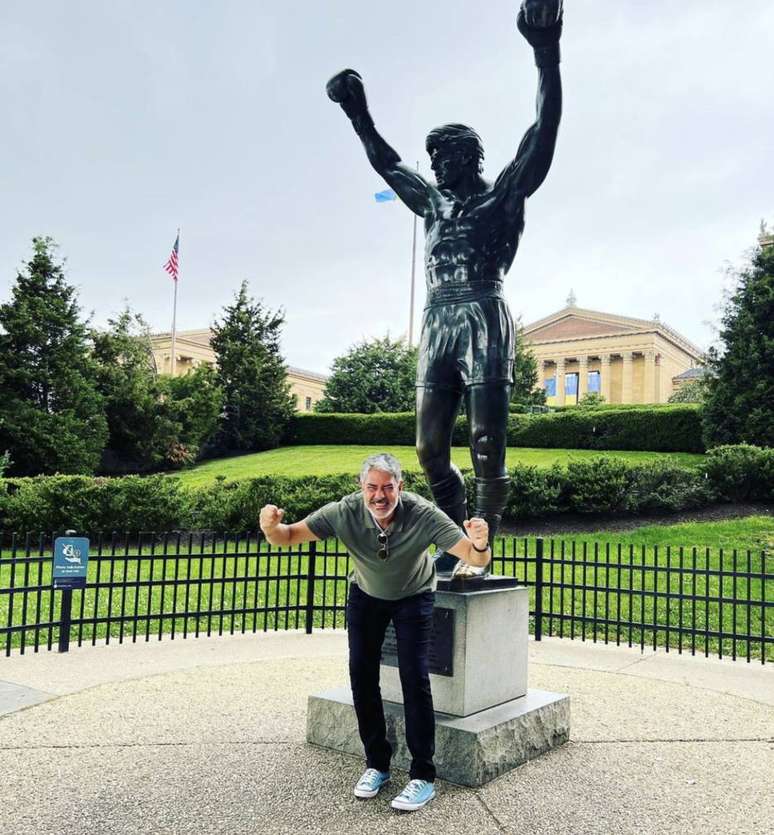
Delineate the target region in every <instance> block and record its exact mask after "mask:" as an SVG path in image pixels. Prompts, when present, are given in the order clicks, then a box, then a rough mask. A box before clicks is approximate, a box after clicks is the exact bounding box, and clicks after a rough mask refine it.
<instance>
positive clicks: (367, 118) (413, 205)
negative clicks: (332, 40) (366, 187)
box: [326, 70, 433, 216]
mask: <svg viewBox="0 0 774 835" xmlns="http://www.w3.org/2000/svg"><path fill="white" fill-rule="evenodd" d="M326 90H327V92H328V97H329V98H330V99H331V100H332V101H335V102H337V103H338V104H340V105H341V109H342V110H343V111H344V112H345V113H346V114H347V116H349V118H350V121H351V122H352V127H353V128H354V129H355V132H356V133H357V135H358V136H359V137H360V141H361V142H362V143H363V147H364V148H365V151H366V154H367V155H368V160H369V162H370V163H371V165H372V166H373V167H374V169H375V170H376V172H377V173H378V174H380V175H381V176H382V177H383V178H384V180H385V181H386V182H387V184H388V185H389V186H390V188H391V189H392V190H393V191H394V192H395V193H396V194H397V195H398V197H399V198H400V199H401V200H402V201H403V202H404V203H405V204H406V205H407V206H408V207H409V209H411V211H412V212H415V213H416V214H418V215H420V216H424V215H425V213H426V212H427V210H428V208H429V207H430V200H431V190H432V189H433V186H431V185H430V184H429V183H428V182H427V181H426V180H425V179H424V178H423V177H421V176H420V175H419V173H418V172H416V171H414V170H413V169H411V168H409V167H408V166H407V165H404V164H403V163H402V162H401V159H400V156H399V155H398V153H397V152H396V151H395V150H394V149H393V148H392V147H390V145H388V144H387V142H386V141H385V140H384V138H383V137H382V136H381V135H380V134H379V132H378V131H377V130H376V127H375V126H374V120H373V119H372V118H371V114H370V113H369V112H368V104H367V102H366V96H365V89H364V88H363V79H362V78H361V77H360V75H359V74H358V73H356V72H355V71H354V70H342V71H341V72H340V73H337V74H336V75H334V76H333V78H332V79H331V80H330V81H329V82H328V84H327V86H326Z"/></svg>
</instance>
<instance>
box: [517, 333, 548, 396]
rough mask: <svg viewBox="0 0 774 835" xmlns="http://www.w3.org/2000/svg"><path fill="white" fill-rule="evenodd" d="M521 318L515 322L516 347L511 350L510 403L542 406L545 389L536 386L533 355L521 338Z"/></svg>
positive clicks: (535, 361)
mask: <svg viewBox="0 0 774 835" xmlns="http://www.w3.org/2000/svg"><path fill="white" fill-rule="evenodd" d="M523 332H524V329H523V327H522V324H521V319H519V320H518V321H517V323H516V334H517V337H516V348H515V350H514V352H513V388H512V389H511V403H520V404H522V405H524V406H543V405H544V404H545V402H546V391H545V389H543V388H539V387H538V368H537V360H536V359H535V355H534V354H533V353H532V351H531V350H530V349H529V346H528V345H527V344H526V343H525V341H524V339H523Z"/></svg>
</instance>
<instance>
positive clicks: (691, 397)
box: [668, 378, 707, 403]
mask: <svg viewBox="0 0 774 835" xmlns="http://www.w3.org/2000/svg"><path fill="white" fill-rule="evenodd" d="M706 396H707V383H706V381H705V380H703V379H701V378H699V379H696V380H689V381H688V382H687V383H683V384H682V385H681V386H680V388H678V389H677V390H676V391H673V392H672V394H670V395H669V401H668V402H669V403H703V402H704V399H705V397H706Z"/></svg>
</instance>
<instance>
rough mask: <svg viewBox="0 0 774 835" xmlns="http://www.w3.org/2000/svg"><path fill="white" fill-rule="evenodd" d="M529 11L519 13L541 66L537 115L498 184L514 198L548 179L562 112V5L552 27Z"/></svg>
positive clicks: (520, 198)
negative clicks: (560, 64) (541, 23)
mask: <svg viewBox="0 0 774 835" xmlns="http://www.w3.org/2000/svg"><path fill="white" fill-rule="evenodd" d="M549 5H550V3H549ZM525 9H526V11H527V13H525ZM528 12H529V7H528V6H527V4H525V7H523V8H522V10H521V11H520V12H519V16H518V20H517V25H518V28H519V31H520V32H521V33H522V35H524V37H525V38H526V40H527V41H528V43H529V44H530V45H531V46H532V47H533V48H534V50H535V63H536V65H537V67H538V92H537V117H536V119H535V123H534V124H533V125H532V126H531V127H530V128H529V130H528V131H527V132H526V134H525V135H524V138H523V139H522V140H521V144H520V145H519V150H518V152H517V153H516V157H515V159H514V160H513V161H512V162H511V163H510V164H509V165H508V166H506V168H505V169H504V170H503V172H502V173H501V174H500V176H499V177H498V178H497V181H496V183H495V190H500V189H506V190H507V191H508V194H509V197H510V198H511V199H512V200H514V201H521V200H523V199H524V198H526V197H529V196H530V195H531V194H533V193H534V192H535V191H537V189H538V188H539V186H540V185H541V183H542V182H543V180H545V178H546V175H547V174H548V170H549V168H550V167H551V162H552V160H553V157H554V148H555V147H556V137H557V134H558V132H559V121H560V119H561V115H562V81H561V76H560V73H559V38H560V37H561V32H562V17H561V4H559V7H558V11H557V14H558V20H557V21H556V22H555V23H553V24H552V25H550V26H536V25H530V22H531V23H538V22H540V21H538V20H535V19H532V18H530V17H529V15H528Z"/></svg>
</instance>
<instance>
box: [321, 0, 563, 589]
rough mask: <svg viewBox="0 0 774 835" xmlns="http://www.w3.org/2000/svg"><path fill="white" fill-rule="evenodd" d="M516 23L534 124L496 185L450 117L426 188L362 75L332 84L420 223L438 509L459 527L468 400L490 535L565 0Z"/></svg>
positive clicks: (424, 346) (504, 481)
mask: <svg viewBox="0 0 774 835" xmlns="http://www.w3.org/2000/svg"><path fill="white" fill-rule="evenodd" d="M517 27H518V29H519V31H520V32H521V34H522V35H523V36H524V37H525V38H526V40H527V42H528V43H529V44H530V45H531V46H532V47H533V49H534V51H535V63H536V65H537V67H538V95H537V119H536V121H535V123H534V124H533V125H532V127H530V129H529V130H528V131H527V133H526V134H525V136H524V138H523V139H522V141H521V144H520V145H519V149H518V152H517V153H516V157H515V159H513V161H512V162H510V163H509V164H508V165H507V166H506V167H505V168H504V169H503V171H502V172H501V173H500V175H499V176H498V177H497V179H496V180H495V181H494V183H492V182H488V181H487V180H485V179H484V178H483V177H482V176H481V172H482V170H483V158H484V150H483V148H482V146H481V140H480V138H479V136H478V134H477V133H476V132H475V131H474V130H473V129H472V128H469V127H467V126H466V125H459V124H450V125H443V126H441V127H439V128H435V129H434V130H432V131H431V132H430V134H429V135H428V137H427V142H426V146H427V151H428V153H429V155H430V167H431V168H432V170H433V173H434V174H435V178H436V184H433V183H430V182H427V181H426V180H425V179H424V178H423V177H422V176H420V174H419V173H418V172H417V171H415V170H413V169H412V168H410V167H409V166H407V165H404V164H403V163H402V162H401V158H400V157H399V156H398V154H397V153H396V152H395V151H394V150H393V149H392V148H391V147H390V146H389V145H388V144H387V142H385V140H384V139H383V138H382V136H381V135H380V134H379V133H378V131H377V130H376V127H375V126H374V120H373V119H372V118H371V114H370V113H369V111H368V105H367V103H366V97H365V90H364V88H363V81H362V79H361V77H360V75H358V73H356V72H355V71H354V70H350V69H348V70H343V71H342V72H340V73H338V74H337V75H335V76H334V77H333V78H332V79H331V80H330V81H329V82H328V86H327V92H328V96H329V97H330V98H331V99H332V100H333V101H335V102H338V103H339V104H340V105H341V107H342V109H343V110H344V112H345V113H346V114H347V116H348V117H349V118H350V120H351V121H352V126H353V127H354V129H355V132H356V133H357V135H358V136H359V137H360V140H361V142H362V143H363V146H364V147H365V151H366V154H367V155H368V159H369V161H370V162H371V165H372V166H373V167H374V168H375V169H376V171H377V172H378V173H379V174H380V175H381V176H382V177H383V178H384V179H385V181H386V182H387V184H388V185H389V186H390V187H391V188H392V189H393V190H394V191H395V193H396V194H397V195H398V197H399V198H400V199H401V200H402V201H403V202H404V203H405V204H406V205H407V206H408V207H409V209H411V211H413V212H415V213H416V214H418V215H420V216H421V217H423V218H424V221H425V275H426V280H427V302H426V306H425V311H424V316H423V320H422V335H421V339H420V346H419V364H418V369H417V454H418V456H419V461H420V463H421V465H422V468H423V469H424V471H425V475H426V476H427V480H428V482H429V484H430V489H431V490H432V493H433V497H434V499H435V501H436V504H437V505H438V506H439V507H440V508H441V509H442V510H444V511H445V512H446V513H447V514H448V515H449V516H450V517H451V518H452V519H453V520H454V521H455V522H457V524H459V525H460V526H461V525H462V523H463V521H464V520H465V518H466V516H467V504H466V498H465V486H464V483H463V480H462V476H461V475H460V472H459V470H458V469H457V467H456V466H455V465H454V464H452V463H451V457H450V447H451V438H452V430H453V428H454V421H455V418H456V416H457V413H458V411H459V409H460V405H461V403H462V400H463V398H464V403H465V412H466V414H467V416H468V421H469V425H470V451H471V457H472V460H473V469H474V472H475V504H476V506H475V515H476V516H480V517H483V518H484V519H486V521H487V522H488V524H489V535H490V542H491V541H492V538H493V537H494V535H495V534H496V532H497V528H498V526H499V524H500V521H501V519H502V514H503V510H504V508H505V505H506V502H507V499H508V491H509V478H508V474H507V470H506V468H505V450H506V429H507V421H508V405H509V403H510V395H511V384H512V379H513V352H514V344H515V343H514V341H515V333H514V326H513V319H512V317H511V314H510V311H509V310H508V305H507V304H506V301H505V298H504V296H503V279H504V278H505V274H506V273H507V272H508V270H509V268H510V266H511V264H512V263H513V258H514V256H515V255H516V250H517V248H518V245H519V239H520V237H521V233H522V231H523V229H524V204H525V201H526V199H527V198H528V197H529V196H530V195H531V194H532V193H533V192H534V191H535V190H536V189H537V188H538V187H539V186H540V184H541V183H542V182H543V180H544V179H545V177H546V174H547V173H548V169H549V168H550V166H551V160H552V158H553V154H554V146H555V144H556V136H557V131H558V128H559V119H560V116H561V109H562V88H561V79H560V75H559V38H560V36H561V32H562V2H561V0H524V2H523V3H522V6H521V9H520V10H519V13H518V17H517ZM456 562H457V560H456V559H455V558H454V557H452V556H450V555H448V554H443V555H441V556H440V558H439V559H438V561H437V563H436V567H437V569H438V571H439V572H443V573H445V572H448V571H451V570H452V569H453V568H454V566H455V564H456Z"/></svg>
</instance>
